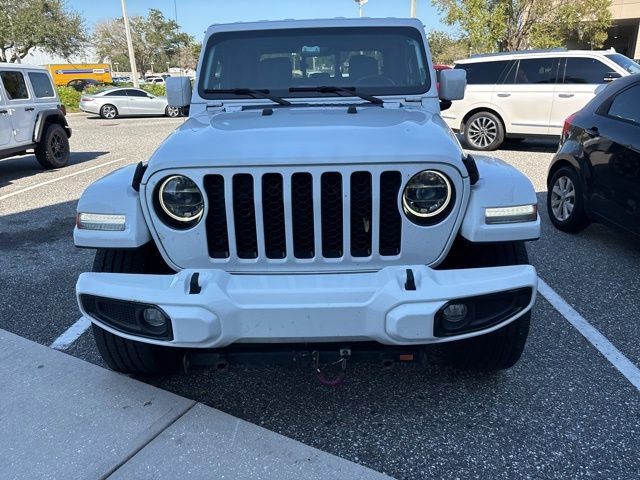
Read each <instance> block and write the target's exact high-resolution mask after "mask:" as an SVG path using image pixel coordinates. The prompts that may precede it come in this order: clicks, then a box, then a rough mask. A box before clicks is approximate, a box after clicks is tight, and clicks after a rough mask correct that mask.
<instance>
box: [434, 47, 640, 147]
mask: <svg viewBox="0 0 640 480" xmlns="http://www.w3.org/2000/svg"><path fill="white" fill-rule="evenodd" d="M455 68H456V69H464V70H465V71H466V72H467V90H466V92H465V98H464V100H462V101H458V102H454V103H453V105H452V106H451V108H450V109H448V110H447V111H446V112H444V113H443V114H442V117H443V118H444V120H445V121H446V122H447V124H448V125H449V126H450V127H451V128H452V129H454V130H455V131H460V133H462V135H463V136H464V139H465V141H466V143H467V144H468V146H469V147H471V148H473V149H476V150H495V149H496V148H498V147H499V146H500V145H502V143H503V142H504V140H505V138H519V139H521V138H526V137H537V136H559V135H560V133H561V131H562V122H563V120H564V119H565V118H566V117H567V116H568V115H570V114H571V113H573V112H575V111H577V110H579V109H580V108H582V107H583V106H584V105H586V104H587V102H588V101H589V100H591V99H592V98H593V97H594V95H595V90H596V88H597V87H598V85H601V84H604V83H608V82H610V81H612V80H614V79H616V78H619V77H623V76H627V75H631V74H633V73H638V72H640V65H638V64H637V63H635V62H634V61H633V60H630V59H629V58H627V57H625V56H624V55H620V54H619V53H615V51H613V50H607V51H583V50H569V51H567V50H557V49H555V50H551V51H539V50H538V51H525V52H511V53H503V54H495V55H481V56H476V57H472V58H469V59H467V60H460V61H458V62H456V64H455Z"/></svg>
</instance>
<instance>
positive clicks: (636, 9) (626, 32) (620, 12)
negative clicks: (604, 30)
mask: <svg viewBox="0 0 640 480" xmlns="http://www.w3.org/2000/svg"><path fill="white" fill-rule="evenodd" d="M611 13H612V14H613V26H612V27H611V28H610V29H609V38H608V40H607V42H606V43H605V48H609V47H613V48H615V49H616V52H619V53H622V54H624V55H626V56H627V57H630V58H635V59H640V35H639V32H638V29H639V28H638V27H639V26H640V0H611Z"/></svg>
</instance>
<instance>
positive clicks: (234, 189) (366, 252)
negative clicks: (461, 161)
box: [203, 171, 402, 260]
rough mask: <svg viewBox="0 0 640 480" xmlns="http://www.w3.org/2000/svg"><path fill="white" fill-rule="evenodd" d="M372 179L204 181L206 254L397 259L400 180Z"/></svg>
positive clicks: (390, 175)
mask: <svg viewBox="0 0 640 480" xmlns="http://www.w3.org/2000/svg"><path fill="white" fill-rule="evenodd" d="M375 175H379V177H378V178H375V179H374V178H373V176H372V174H371V173H370V172H367V171H355V172H351V173H350V174H349V173H347V174H343V173H341V172H336V171H328V172H322V173H317V172H314V174H312V173H309V172H295V173H292V174H281V173H263V174H261V175H253V174H250V173H235V174H233V175H230V176H228V177H225V176H223V175H220V174H210V175H205V176H204V182H203V184H204V189H205V192H206V195H207V199H208V214H207V217H206V220H205V224H206V233H207V247H208V251H209V256H210V257H211V258H213V259H228V258H230V257H231V256H232V253H231V252H232V249H230V248H229V246H230V244H231V245H233V246H234V247H235V249H234V250H235V255H236V256H237V257H238V258H239V259H246V260H249V259H256V258H259V257H263V258H264V257H266V258H268V259H272V260H278V259H286V258H289V257H291V256H293V257H294V258H296V259H301V260H304V259H307V260H311V259H314V258H316V257H323V258H325V259H339V258H342V257H344V256H345V255H350V256H351V257H354V258H366V257H370V256H372V255H374V254H378V255H380V256H387V257H389V256H397V255H400V252H401V234H402V218H401V215H400V212H399V211H398V194H399V191H400V187H401V183H402V175H401V174H400V172H399V171H383V172H381V173H379V174H375ZM374 180H375V181H374ZM374 225H375V228H374ZM374 232H377V235H378V238H377V240H378V241H377V242H373V233H374ZM374 243H375V244H377V247H378V248H377V249H378V252H374Z"/></svg>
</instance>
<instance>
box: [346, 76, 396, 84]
mask: <svg viewBox="0 0 640 480" xmlns="http://www.w3.org/2000/svg"><path fill="white" fill-rule="evenodd" d="M353 84H354V85H369V86H374V85H375V86H380V85H383V86H384V85H390V86H394V85H395V84H396V82H394V81H393V80H391V79H390V78H389V77H387V76H386V75H367V76H366V77H362V78H359V79H358V80H356V81H355V82H353Z"/></svg>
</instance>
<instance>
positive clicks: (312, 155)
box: [74, 19, 540, 380]
mask: <svg viewBox="0 0 640 480" xmlns="http://www.w3.org/2000/svg"><path fill="white" fill-rule="evenodd" d="M167 83H168V96H169V98H170V102H169V103H170V104H171V105H176V106H181V107H186V106H189V108H190V113H189V119H188V120H187V121H186V122H185V123H184V125H182V126H181V127H180V128H178V129H177V130H176V131H175V132H174V133H173V134H172V135H171V136H169V138H167V139H166V140H165V141H164V143H163V144H162V145H160V147H159V148H158V149H157V150H156V152H155V153H154V154H153V155H152V157H151V158H150V159H149V161H148V162H147V163H140V164H139V165H137V166H133V165H132V166H129V167H125V168H123V169H121V170H119V171H117V172H114V173H113V174H111V175H109V176H107V177H105V178H103V179H101V180H99V181H97V182H96V183H95V184H93V185H92V186H90V187H89V188H88V189H87V190H86V191H85V192H84V194H83V195H82V198H81V199H80V202H79V204H78V219H77V227H76V229H75V232H74V238H75V243H76V245H77V246H79V247H88V248H95V249H97V254H96V259H95V264H94V269H93V270H94V271H93V272H92V273H83V274H81V275H80V278H79V280H78V283H77V296H78V303H79V305H80V309H81V311H82V313H83V314H84V315H85V316H87V317H88V318H90V319H91V321H92V322H93V332H94V335H95V339H96V342H97V346H98V349H99V350H100V353H101V354H102V356H103V358H104V360H105V361H106V363H107V364H108V365H109V366H110V367H111V368H113V369H116V370H119V371H122V372H131V373H157V372H163V371H171V370H175V369H177V368H179V367H181V366H184V367H187V368H188V367H189V366H194V365H195V364H197V363H198V361H197V359H198V358H206V359H207V361H210V362H216V363H215V364H217V365H218V367H219V368H222V367H223V366H224V365H225V363H224V362H225V361H226V360H227V359H229V358H234V357H235V356H237V357H238V358H239V357H240V356H241V354H243V353H249V354H253V357H255V354H256V353H258V354H259V358H262V359H263V360H264V359H265V356H266V355H267V354H270V353H274V352H281V353H282V352H289V353H290V354H292V358H296V359H297V358H303V357H304V356H305V355H307V358H309V359H310V360H311V361H312V362H313V366H314V369H315V370H316V371H318V372H321V367H322V365H323V364H325V363H328V362H331V363H338V364H339V365H342V367H344V366H345V365H346V363H347V359H348V358H350V357H351V356H356V354H358V353H359V352H368V353H371V352H375V355H377V358H379V359H381V360H383V361H384V362H385V365H388V364H390V363H391V362H393V361H400V360H411V359H415V358H416V355H417V353H419V352H421V351H423V350H424V346H425V345H428V344H436V343H438V344H442V351H443V352H444V354H445V357H446V358H447V359H448V360H450V361H451V362H452V363H453V364H454V365H456V366H458V367H461V368H470V369H484V370H495V369H503V368H507V367H510V366H511V365H513V364H514V363H515V362H516V361H517V360H518V359H519V357H520V355H521V353H522V350H523V347H524V344H525V341H526V337H527V334H528V330H529V320H530V314H531V308H532V306H533V303H534V300H535V297H536V287H537V276H536V271H535V269H534V268H533V267H532V266H530V265H528V259H527V253H526V250H525V247H524V243H523V242H524V241H526V240H534V239H537V238H538V237H539V235H540V220H539V218H538V215H537V207H536V204H537V198H536V194H535V192H534V189H533V187H532V185H531V183H530V181H529V180H528V179H527V178H526V177H525V176H524V175H523V174H521V173H520V172H519V171H518V170H516V169H515V168H513V167H511V166H509V165H507V164H505V163H503V162H501V161H500V160H496V159H493V158H482V157H476V158H472V157H471V156H468V155H466V154H465V153H464V152H463V150H462V149H461V147H460V145H459V143H458V141H457V139H456V137H455V136H454V135H453V133H452V132H451V130H450V129H449V128H448V127H447V126H446V125H445V123H444V122H443V121H442V119H441V117H440V109H441V108H446V107H447V106H448V105H450V102H451V101H452V100H456V99H459V98H461V97H462V96H463V94H464V87H465V72H464V70H446V71H443V72H442V77H441V80H440V90H439V97H438V93H437V91H436V81H435V73H434V70H433V68H432V62H431V57H430V54H429V50H428V48H427V43H426V39H425V34H424V27H423V25H422V24H421V23H420V22H419V21H417V20H408V19H383V20H381V19H334V20H310V21H280V22H260V23H235V24H229V25H213V26H211V27H210V28H209V29H208V31H207V34H206V38H205V41H204V48H203V49H202V54H201V57H200V60H199V64H198V77H197V79H196V82H195V88H194V91H193V92H191V84H190V82H189V80H188V79H179V78H170V79H167ZM363 354H364V353H363ZM320 374H321V375H322V373H320ZM325 380H326V379H325Z"/></svg>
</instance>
